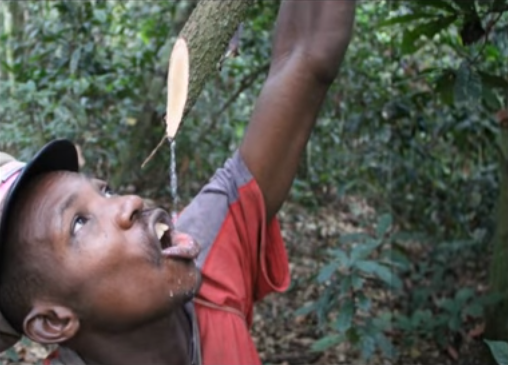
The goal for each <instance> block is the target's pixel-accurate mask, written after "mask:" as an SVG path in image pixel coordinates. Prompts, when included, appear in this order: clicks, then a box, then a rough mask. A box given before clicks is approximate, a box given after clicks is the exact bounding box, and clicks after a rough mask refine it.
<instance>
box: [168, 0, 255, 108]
mask: <svg viewBox="0 0 508 365" xmlns="http://www.w3.org/2000/svg"><path fill="white" fill-rule="evenodd" d="M252 3H253V1H252V0H220V1H217V0H201V1H200V3H199V4H198V6H197V7H196V9H195V10H194V11H193V12H192V14H191V16H190V18H189V20H188V21H187V23H185V26H184V28H183V29H182V31H181V33H180V37H182V38H184V39H185V40H186V41H187V43H188V45H189V54H190V81H189V95H188V99H187V104H186V106H185V112H184V116H185V115H187V113H188V112H189V110H190V109H191V108H192V106H193V105H194V103H195V102H196V100H197V99H198V97H199V94H201V91H202V90H203V87H204V86H205V84H206V80H207V79H209V78H210V76H211V75H212V74H214V73H216V72H217V65H218V62H219V60H220V59H221V56H222V55H223V54H224V52H225V51H226V48H227V45H228V43H229V41H230V40H231V38H232V37H233V35H234V34H235V31H236V29H237V28H238V25H239V24H240V23H241V22H242V20H243V19H244V17H245V15H246V11H247V9H248V7H249V5H252ZM168 59H169V58H168Z"/></svg>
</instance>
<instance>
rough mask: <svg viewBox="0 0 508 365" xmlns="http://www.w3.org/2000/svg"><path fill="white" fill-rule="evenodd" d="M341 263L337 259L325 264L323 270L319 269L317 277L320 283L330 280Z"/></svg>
mask: <svg viewBox="0 0 508 365" xmlns="http://www.w3.org/2000/svg"><path fill="white" fill-rule="evenodd" d="M339 266H340V264H339V263H338V262H337V261H333V262H331V263H330V264H328V265H326V266H323V267H322V268H321V270H320V271H319V275H318V277H317V281H318V283H320V284H321V283H324V282H325V281H327V280H329V279H330V278H331V277H332V275H333V274H334V273H335V271H337V269H338V268H339Z"/></svg>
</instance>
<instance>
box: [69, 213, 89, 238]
mask: <svg viewBox="0 0 508 365" xmlns="http://www.w3.org/2000/svg"><path fill="white" fill-rule="evenodd" d="M86 222H87V219H86V218H85V217H80V216H78V217H76V219H75V220H74V223H73V224H72V234H73V235H75V234H76V233H78V231H79V230H80V229H81V228H83V226H84V225H85V224H86Z"/></svg>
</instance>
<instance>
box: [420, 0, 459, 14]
mask: <svg viewBox="0 0 508 365" xmlns="http://www.w3.org/2000/svg"><path fill="white" fill-rule="evenodd" d="M418 3H419V5H421V6H430V7H433V8H438V9H442V10H446V11H449V12H452V13H456V12H457V10H456V9H455V8H454V7H453V6H452V5H450V4H449V3H448V2H447V1H445V0H420V1H418Z"/></svg>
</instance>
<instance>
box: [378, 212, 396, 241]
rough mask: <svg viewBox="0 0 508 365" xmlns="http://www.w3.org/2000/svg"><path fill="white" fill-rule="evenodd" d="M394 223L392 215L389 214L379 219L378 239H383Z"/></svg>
mask: <svg viewBox="0 0 508 365" xmlns="http://www.w3.org/2000/svg"><path fill="white" fill-rule="evenodd" d="M392 221H393V218H392V215H391V214H389V213H386V214H383V215H382V216H381V217H379V219H378V221H377V227H376V234H377V237H378V238H382V237H383V236H384V235H385V234H386V232H387V231H388V228H390V226H391V225H392Z"/></svg>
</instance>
